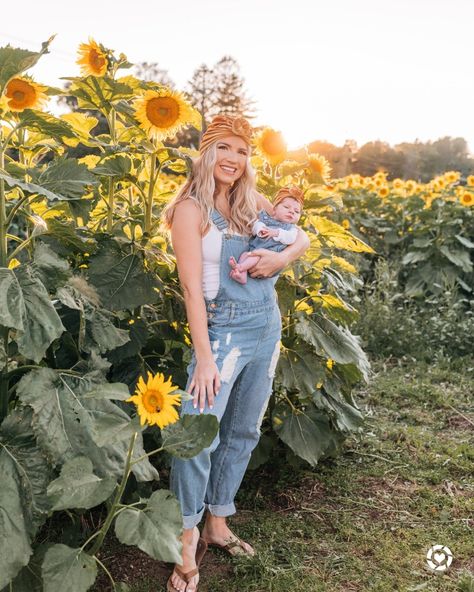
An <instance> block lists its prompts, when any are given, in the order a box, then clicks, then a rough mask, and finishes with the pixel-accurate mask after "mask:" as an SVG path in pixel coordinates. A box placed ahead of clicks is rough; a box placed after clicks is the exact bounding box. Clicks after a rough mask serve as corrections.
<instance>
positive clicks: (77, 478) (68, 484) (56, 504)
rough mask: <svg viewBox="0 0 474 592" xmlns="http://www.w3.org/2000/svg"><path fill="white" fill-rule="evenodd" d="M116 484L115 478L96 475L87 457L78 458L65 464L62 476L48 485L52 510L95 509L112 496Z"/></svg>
mask: <svg viewBox="0 0 474 592" xmlns="http://www.w3.org/2000/svg"><path fill="white" fill-rule="evenodd" d="M116 484H117V481H116V479H114V478H113V477H104V478H100V477H97V475H94V473H93V471H92V462H91V461H90V460H89V459H88V458H86V457H85V456H76V457H74V458H72V459H71V460H68V461H67V462H66V463H64V465H63V467H62V468H61V475H60V476H59V477H58V478H57V479H55V480H54V481H52V482H51V483H50V484H49V485H48V497H49V500H50V502H51V508H52V509H53V510H66V509H68V508H85V509H87V508H93V507H94V506H97V505H98V504H100V503H102V502H103V501H105V500H106V499H107V498H108V497H109V496H110V495H111V494H112V492H113V490H114V489H115V486H116Z"/></svg>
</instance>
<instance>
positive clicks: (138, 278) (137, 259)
mask: <svg viewBox="0 0 474 592" xmlns="http://www.w3.org/2000/svg"><path fill="white" fill-rule="evenodd" d="M89 280H90V282H91V284H92V285H93V286H94V287H95V288H96V290H97V291H98V293H99V295H100V297H101V300H102V303H103V305H104V306H105V307H107V308H109V309H110V310H121V309H133V308H136V307H137V306H141V305H143V304H153V303H154V302H156V300H157V299H158V293H157V291H156V288H157V287H158V285H159V284H158V280H157V278H156V277H155V276H154V275H153V274H152V273H149V272H148V271H147V270H146V269H145V266H144V262H143V255H142V253H141V252H139V251H138V252H137V251H135V250H134V249H133V248H132V246H131V245H127V247H126V248H121V246H120V244H119V243H118V242H117V241H116V240H113V239H104V240H102V241H101V243H100V246H99V249H98V251H97V253H96V254H95V255H94V256H92V257H91V258H90V263H89Z"/></svg>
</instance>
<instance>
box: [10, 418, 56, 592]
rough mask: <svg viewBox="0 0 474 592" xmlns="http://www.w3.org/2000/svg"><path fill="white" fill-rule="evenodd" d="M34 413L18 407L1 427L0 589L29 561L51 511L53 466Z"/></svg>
mask: <svg viewBox="0 0 474 592" xmlns="http://www.w3.org/2000/svg"><path fill="white" fill-rule="evenodd" d="M31 417H32V413H31V410H29V409H17V410H15V411H14V412H13V413H11V414H10V415H9V416H8V417H7V418H6V419H5V420H4V421H3V423H2V425H1V427H0V475H1V479H2V486H1V487H0V589H2V588H3V587H4V586H6V585H7V584H8V582H9V581H10V580H11V579H13V578H14V577H15V576H16V574H17V573H18V572H19V571H20V569H21V568H22V567H23V566H24V565H26V564H27V563H28V561H29V557H30V555H31V553H32V550H31V547H30V541H31V539H32V537H33V536H34V535H35V533H36V531H37V529H38V527H39V526H40V525H41V524H42V523H43V522H44V520H45V518H46V516H47V513H48V511H49V503H48V500H47V497H46V487H47V484H48V482H49V479H50V475H51V469H50V467H49V465H48V463H47V461H46V459H45V457H44V455H43V454H42V452H41V450H40V449H39V448H38V447H37V445H36V442H35V437H34V434H33V432H32V430H31Z"/></svg>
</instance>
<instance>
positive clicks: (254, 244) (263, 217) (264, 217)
mask: <svg viewBox="0 0 474 592" xmlns="http://www.w3.org/2000/svg"><path fill="white" fill-rule="evenodd" d="M258 219H259V220H260V222H263V223H264V224H265V226H268V227H269V228H281V229H283V230H291V229H292V228H294V227H295V225H294V224H291V222H281V221H280V220H276V219H275V218H272V217H271V216H270V214H267V212H266V211H265V210H262V211H261V212H259V214H258ZM287 246H288V245H285V244H283V243H281V242H280V241H277V240H275V239H274V238H273V237H272V236H269V237H267V238H263V237H262V236H251V237H250V241H249V251H255V249H269V250H270V251H277V252H279V251H283V250H284V249H286V247H287Z"/></svg>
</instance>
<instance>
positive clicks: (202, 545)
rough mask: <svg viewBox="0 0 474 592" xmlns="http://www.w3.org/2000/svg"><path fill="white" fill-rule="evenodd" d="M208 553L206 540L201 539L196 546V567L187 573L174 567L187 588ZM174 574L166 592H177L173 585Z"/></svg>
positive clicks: (169, 579) (169, 580)
mask: <svg viewBox="0 0 474 592" xmlns="http://www.w3.org/2000/svg"><path fill="white" fill-rule="evenodd" d="M206 551H207V543H206V541H205V540H204V539H202V538H201V537H199V540H198V544H197V546H196V567H195V568H194V569H191V570H190V571H187V572H186V573H185V572H184V571H182V570H181V569H180V568H179V567H178V566H177V565H175V566H174V569H173V573H176V574H177V575H178V576H179V577H180V578H181V579H182V580H183V581H184V582H186V587H187V585H188V584H189V582H190V581H191V580H192V579H193V578H194V576H195V575H197V574H198V573H199V566H200V565H201V561H202V558H203V557H204V555H205V554H206ZM173 573H172V574H171V575H170V577H169V578H168V581H167V582H166V592H177V590H176V588H175V587H174V586H173V584H172V583H171V578H172V576H173ZM196 592H197V586H196Z"/></svg>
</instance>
